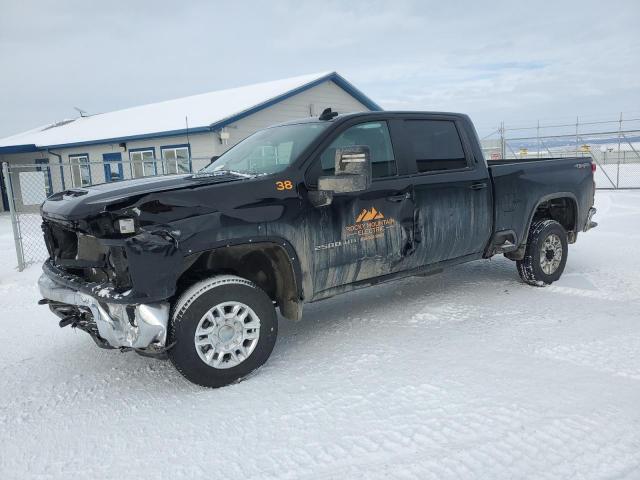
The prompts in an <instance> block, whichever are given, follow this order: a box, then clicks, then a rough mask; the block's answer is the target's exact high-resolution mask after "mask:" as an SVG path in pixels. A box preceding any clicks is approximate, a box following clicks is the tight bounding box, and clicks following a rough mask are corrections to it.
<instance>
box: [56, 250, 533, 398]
mask: <svg viewBox="0 0 640 480" xmlns="http://www.w3.org/2000/svg"><path fill="white" fill-rule="evenodd" d="M487 280H490V281H489V282H487ZM505 288H513V289H516V288H531V287H529V286H526V285H524V284H523V283H521V282H520V280H519V278H518V276H517V273H516V272H515V268H514V265H513V263H512V262H510V261H508V260H506V259H497V260H494V261H491V262H485V261H478V262H472V263H469V264H465V265H460V266H458V267H454V268H452V269H450V270H447V271H446V272H444V273H441V274H437V275H433V276H429V277H409V278H406V279H403V280H398V281H395V282H390V283H386V284H381V285H378V286H375V287H372V288H366V289H362V290H358V291H354V292H350V293H346V294H344V295H339V296H336V297H333V298H330V299H327V300H324V301H322V302H318V303H315V304H308V305H307V306H306V308H305V312H304V315H303V319H302V320H301V321H300V322H292V321H288V320H286V319H283V318H282V317H280V322H279V338H278V342H277V344H276V346H275V349H274V352H273V355H272V358H271V360H270V361H269V362H267V364H266V365H264V366H263V367H262V368H261V369H260V370H259V373H258V374H257V375H252V376H251V377H252V378H251V382H256V381H260V380H259V379H260V378H262V379H263V380H265V381H273V379H274V376H275V377H277V378H282V377H281V375H283V372H282V371H281V370H280V368H281V366H277V365H275V364H279V363H281V362H282V363H287V362H290V361H291V357H292V356H296V357H300V356H302V355H303V354H304V351H306V348H307V347H308V346H309V345H314V346H315V347H314V348H320V349H322V348H323V347H322V343H323V342H324V341H327V342H328V343H327V346H328V345H330V344H331V340H329V339H330V338H332V337H334V336H335V332H336V329H343V328H349V329H351V330H355V331H357V332H358V335H359V336H367V335H376V334H375V329H371V324H372V323H374V324H375V325H376V326H377V325H381V324H384V323H385V322H387V321H392V322H394V324H396V325H402V324H403V322H409V321H410V319H411V317H412V316H413V315H415V314H416V313H419V312H420V311H421V310H422V309H424V308H425V307H427V306H432V305H449V304H455V303H456V302H457V303H459V302H460V300H461V298H460V294H461V292H465V293H466V292H469V291H470V290H474V291H476V295H484V296H489V297H488V298H489V299H488V300H487V301H491V292H495V294H496V295H502V294H503V293H504V291H505ZM468 301H469V300H468V299H465V302H468ZM443 317H446V314H445V315H443ZM443 320H444V321H446V320H447V319H446V318H443ZM424 328H428V327H424ZM79 335H80V334H79ZM79 338H80V337H79ZM344 341H346V342H348V341H349V340H348V339H347V340H344ZM54 345H56V344H55V343H54V344H52V347H53V348H54V349H55V350H56V352H55V353H54V355H55V357H56V358H57V360H56V362H58V363H59V364H61V365H65V364H66V365H67V368H64V369H63V370H60V371H59V372H60V374H63V372H66V374H68V375H69V376H70V377H76V376H78V375H79V374H81V375H82V376H83V377H87V376H90V377H94V378H95V379H96V381H98V380H99V381H100V382H107V383H109V384H110V386H109V388H124V389H127V390H128V389H132V388H133V389H135V388H138V387H140V388H143V386H144V388H145V389H146V388H149V387H151V386H152V385H153V384H157V385H156V387H157V388H158V389H160V390H163V391H167V390H174V391H175V392H181V391H183V392H191V391H194V390H196V391H199V390H202V388H201V387H198V386H196V385H193V384H191V383H190V382H188V381H187V380H185V379H183V378H182V376H181V375H180V374H179V373H178V372H176V371H175V369H174V368H173V367H172V365H171V364H170V363H169V362H168V361H167V362H163V361H158V360H153V359H148V358H145V357H141V356H138V355H135V354H133V353H119V352H117V351H110V350H106V351H100V352H99V353H98V354H97V355H96V351H95V349H96V347H95V346H94V345H93V343H92V342H91V341H90V339H89V338H85V336H84V335H82V338H81V341H80V339H79V340H78V341H77V343H75V348H69V346H68V345H67V346H65V347H64V349H62V348H61V351H58V349H57V347H55V346H54ZM52 353H53V352H52ZM320 355H322V353H320ZM274 365H275V366H274ZM285 381H286V380H285ZM245 383H246V382H244V381H243V382H240V383H239V384H238V385H240V384H245ZM185 389H186V390H185Z"/></svg>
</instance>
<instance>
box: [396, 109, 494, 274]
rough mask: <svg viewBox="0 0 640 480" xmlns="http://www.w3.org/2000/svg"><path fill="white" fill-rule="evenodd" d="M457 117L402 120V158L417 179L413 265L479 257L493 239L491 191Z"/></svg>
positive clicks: (486, 174)
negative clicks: (415, 246) (415, 263)
mask: <svg viewBox="0 0 640 480" xmlns="http://www.w3.org/2000/svg"><path fill="white" fill-rule="evenodd" d="M463 127H464V125H463V124H462V122H461V120H460V119H459V118H458V117H455V116H447V115H423V116H421V115H414V116H408V117H405V118H404V119H403V120H402V135H403V141H402V145H403V149H404V151H403V155H405V156H406V158H407V161H408V168H409V171H410V172H411V173H412V174H413V175H412V176H413V184H414V200H415V204H416V205H415V206H416V219H415V223H416V232H415V234H416V242H417V245H418V248H417V251H416V255H415V256H414V261H415V262H417V263H420V264H421V265H413V266H423V265H430V264H434V263H438V262H441V261H445V260H450V259H454V258H457V257H463V256H467V255H473V254H478V253H480V252H482V251H483V249H484V247H485V245H486V242H487V241H488V239H489V237H490V235H491V228H492V226H491V208H492V206H491V201H492V200H491V188H490V186H491V185H490V180H489V178H488V172H487V169H486V168H485V167H484V164H483V163H479V162H483V159H481V158H475V156H474V154H473V150H472V147H471V139H470V138H467V136H466V135H465V133H464V132H465V130H464V128H463Z"/></svg>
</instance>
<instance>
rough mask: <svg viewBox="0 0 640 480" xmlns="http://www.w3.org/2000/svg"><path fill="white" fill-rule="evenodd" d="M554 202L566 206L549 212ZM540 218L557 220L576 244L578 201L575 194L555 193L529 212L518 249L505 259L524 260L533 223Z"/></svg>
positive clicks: (541, 200) (506, 254) (570, 239)
mask: <svg viewBox="0 0 640 480" xmlns="http://www.w3.org/2000/svg"><path fill="white" fill-rule="evenodd" d="M554 200H555V201H562V202H563V203H564V206H561V207H559V208H560V209H559V210H558V207H557V206H555V207H553V209H552V210H551V211H547V210H549V205H552V202H553V201H554ZM563 209H564V210H563ZM541 213H542V214H541ZM538 218H549V219H551V220H556V221H557V222H558V223H560V224H561V225H562V226H563V227H564V229H565V230H566V231H567V236H568V239H569V243H574V242H575V241H576V238H577V235H578V233H577V232H578V230H577V229H578V200H577V198H576V196H575V194H573V193H571V192H555V193H551V194H548V195H543V196H542V197H540V198H539V199H538V200H537V202H536V203H535V205H534V207H533V208H532V209H531V210H530V212H529V217H528V219H527V223H526V225H525V229H524V230H523V232H522V235H521V236H520V239H519V245H518V249H517V250H514V251H511V252H507V253H505V254H504V256H505V257H507V258H508V259H510V260H522V258H523V257H524V251H525V248H526V246H527V239H528V238H529V230H530V229H531V225H532V224H533V222H534V221H535V220H536V219H538Z"/></svg>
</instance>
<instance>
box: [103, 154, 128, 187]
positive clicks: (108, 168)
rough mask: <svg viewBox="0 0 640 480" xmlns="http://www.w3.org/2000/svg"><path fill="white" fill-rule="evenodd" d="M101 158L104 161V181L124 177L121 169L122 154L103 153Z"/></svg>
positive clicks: (113, 180) (114, 180)
mask: <svg viewBox="0 0 640 480" xmlns="http://www.w3.org/2000/svg"><path fill="white" fill-rule="evenodd" d="M102 160H103V162H104V181H105V182H116V181H118V180H122V179H123V178H124V175H123V170H122V154H121V153H120V152H117V153H104V154H102Z"/></svg>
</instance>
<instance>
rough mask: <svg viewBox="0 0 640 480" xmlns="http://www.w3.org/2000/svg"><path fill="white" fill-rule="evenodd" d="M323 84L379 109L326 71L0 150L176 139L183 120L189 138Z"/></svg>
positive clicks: (32, 135)
mask: <svg viewBox="0 0 640 480" xmlns="http://www.w3.org/2000/svg"><path fill="white" fill-rule="evenodd" d="M327 80H332V81H334V82H335V83H337V84H338V85H340V86H341V87H342V88H344V89H345V90H347V91H349V92H350V93H351V94H352V95H354V96H355V97H356V98H357V99H358V100H360V101H361V102H362V103H364V104H365V105H367V106H368V107H369V108H371V109H374V110H378V109H379V107H378V106H377V105H376V104H375V103H374V102H372V101H371V100H370V99H368V98H367V97H366V96H365V95H364V94H362V93H361V92H360V91H358V90H357V89H356V88H355V87H353V86H352V85H351V84H349V82H347V81H346V80H345V79H344V78H342V77H341V76H340V75H338V74H337V73H335V72H324V73H316V74H312V75H303V76H299V77H293V78H286V79H283V80H275V81H271V82H265V83H257V84H254V85H247V86H244V87H237V88H230V89H226V90H218V91H215V92H209V93H203V94H200V95H192V96H189V97H183V98H177V99H174V100H167V101H164V102H158V103H151V104H148V105H141V106H138V107H132V108H126V109H124V110H117V111H115V112H108V113H101V114H97V115H91V116H87V117H80V118H76V119H75V120H73V121H71V122H68V121H63V122H57V123H55V124H49V125H45V126H42V127H39V128H36V129H32V130H29V131H27V132H23V133H19V134H17V135H12V136H10V137H7V138H4V139H0V148H3V147H5V148H10V147H14V146H32V145H33V146H35V147H36V148H42V147H54V146H61V145H69V144H83V143H100V142H101V141H105V140H115V139H117V140H120V139H123V140H124V139H134V138H140V137H142V138H145V137H149V136H161V135H162V134H171V133H173V134H176V133H181V132H184V131H186V128H187V120H188V129H189V132H193V133H195V132H197V131H204V130H209V129H211V127H212V126H215V127H217V128H220V126H222V125H223V124H224V122H225V120H233V119H237V117H238V116H242V114H243V113H247V112H250V111H253V110H255V109H259V108H260V106H263V107H264V106H268V105H270V104H272V103H273V102H275V101H278V100H279V99H281V98H283V97H286V96H288V95H291V94H294V93H297V92H298V91H302V90H304V89H306V88H310V87H311V86H314V85H317V84H318V83H321V82H323V81H327ZM376 107H377V108H376ZM65 122H66V123H65Z"/></svg>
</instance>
